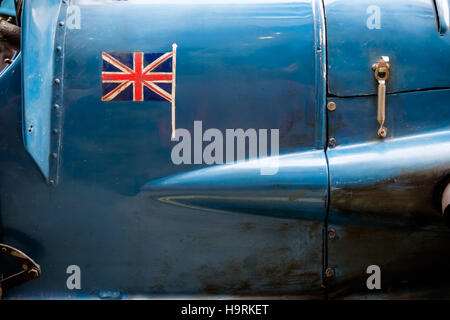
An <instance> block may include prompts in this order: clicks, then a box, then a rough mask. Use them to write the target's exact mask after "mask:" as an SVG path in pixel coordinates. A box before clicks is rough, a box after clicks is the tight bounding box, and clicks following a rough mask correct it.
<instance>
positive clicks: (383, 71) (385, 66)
mask: <svg viewBox="0 0 450 320" xmlns="http://www.w3.org/2000/svg"><path fill="white" fill-rule="evenodd" d="M388 62H389V57H387V56H382V57H381V58H380V61H379V62H378V63H375V64H374V65H372V69H373V70H374V72H375V79H377V81H378V110H377V121H378V123H379V124H380V128H379V129H378V132H377V133H378V136H379V137H380V138H386V136H387V128H386V127H384V121H385V120H386V80H387V79H388V78H389V68H390V65H389V63H388Z"/></svg>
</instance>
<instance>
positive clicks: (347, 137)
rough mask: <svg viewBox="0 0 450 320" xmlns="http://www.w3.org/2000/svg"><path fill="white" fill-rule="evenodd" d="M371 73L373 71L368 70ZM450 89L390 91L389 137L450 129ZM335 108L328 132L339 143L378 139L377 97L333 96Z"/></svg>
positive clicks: (387, 112)
mask: <svg viewBox="0 0 450 320" xmlns="http://www.w3.org/2000/svg"><path fill="white" fill-rule="evenodd" d="M368 72H369V73H370V71H368ZM449 95H450V90H447V89H442V90H430V91H423V92H422V91H418V92H408V93H395V94H389V95H388V96H387V97H386V123H385V126H386V127H387V129H388V132H387V134H388V135H387V137H386V140H392V139H396V138H401V137H406V136H411V135H418V134H420V133H426V132H437V131H445V130H448V129H449V127H450V126H449V123H448V119H449V117H450V108H449V107H448V104H449ZM328 101H333V102H335V103H336V106H337V108H336V111H333V112H329V113H328V134H329V136H330V137H334V138H336V141H337V144H338V145H346V146H347V145H350V144H359V143H364V142H367V141H373V142H378V141H380V138H379V137H378V135H377V130H378V127H379V124H378V122H377V120H376V119H377V97H376V96H364V97H352V98H336V97H330V98H328Z"/></svg>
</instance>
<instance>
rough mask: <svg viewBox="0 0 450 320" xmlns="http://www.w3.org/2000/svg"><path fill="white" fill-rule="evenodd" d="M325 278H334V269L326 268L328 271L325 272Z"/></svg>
mask: <svg viewBox="0 0 450 320" xmlns="http://www.w3.org/2000/svg"><path fill="white" fill-rule="evenodd" d="M325 277H327V278H332V277H334V269H333V268H326V270H325Z"/></svg>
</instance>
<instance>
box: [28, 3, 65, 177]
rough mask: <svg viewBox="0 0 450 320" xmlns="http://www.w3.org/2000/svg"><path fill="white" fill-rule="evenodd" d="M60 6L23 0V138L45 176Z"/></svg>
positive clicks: (48, 164)
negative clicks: (55, 42) (55, 44)
mask: <svg viewBox="0 0 450 320" xmlns="http://www.w3.org/2000/svg"><path fill="white" fill-rule="evenodd" d="M59 7H60V3H59V2H58V1H49V0H37V1H24V8H23V16H22V19H23V21H22V41H21V45H22V48H21V49H22V52H23V68H22V73H23V75H22V81H23V83H22V86H23V95H22V99H23V102H22V105H23V140H24V144H25V148H26V149H27V151H28V152H29V153H30V155H31V156H32V157H33V159H34V160H35V162H36V164H37V165H38V167H39V169H40V170H41V172H42V174H43V175H44V177H45V178H46V179H48V178H49V176H50V150H51V149H50V138H51V129H52V123H51V108H52V104H53V103H54V102H53V98H54V96H53V91H54V90H55V89H54V87H55V86H57V84H56V83H55V79H54V62H55V59H54V57H55V48H54V40H55V33H56V22H57V21H56V20H57V18H58V12H59ZM60 81H61V79H60ZM60 85H61V83H60Z"/></svg>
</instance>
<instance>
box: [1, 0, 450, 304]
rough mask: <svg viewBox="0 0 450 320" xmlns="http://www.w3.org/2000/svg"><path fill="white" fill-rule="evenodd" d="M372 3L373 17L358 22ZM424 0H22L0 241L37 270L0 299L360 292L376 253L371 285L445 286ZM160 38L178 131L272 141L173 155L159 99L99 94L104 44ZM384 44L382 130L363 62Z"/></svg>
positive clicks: (434, 86) (441, 47)
mask: <svg viewBox="0 0 450 320" xmlns="http://www.w3.org/2000/svg"><path fill="white" fill-rule="evenodd" d="M436 4H440V5H441V4H442V3H441V1H436ZM370 6H372V8H370V10H369V7H370ZM373 6H375V7H373ZM376 7H378V9H379V10H380V11H379V13H380V17H381V22H380V25H379V26H380V28H378V26H377V25H376V21H375V22H374V21H373V20H370V23H372V25H370V28H369V27H368V19H375V18H376V17H372V15H373V14H376V12H377V10H378V9H377V8H376ZM435 8H436V10H435ZM439 8H445V6H436V7H435V2H434V1H433V0H429V1H428V0H423V1H416V0H415V1H412V2H411V1H395V2H388V1H384V0H380V1H360V2H358V3H356V4H355V3H354V2H353V1H346V0H335V1H328V0H327V1H323V2H322V1H319V0H313V1H294V2H283V1H277V0H274V1H264V2H263V3H259V2H258V1H250V0H248V1H243V2H242V1H241V2H239V3H233V2H231V3H224V2H221V1H213V0H211V1H192V2H190V3H179V1H166V2H161V1H131V0H130V1H90V0H73V1H61V2H59V1H50V0H33V1H25V6H24V9H23V15H22V17H23V24H22V50H21V53H20V54H19V55H17V56H16V57H15V59H14V61H13V63H12V64H11V65H9V66H8V68H7V69H6V70H4V71H3V72H2V73H1V74H0V90H1V95H0V101H1V103H0V112H1V114H2V116H1V117H0V130H1V131H2V132H3V134H2V135H1V139H0V148H1V150H2V152H1V153H0V167H1V170H0V202H1V211H0V242H1V243H6V244H8V245H11V246H14V247H16V248H19V249H20V250H22V251H24V252H26V253H27V254H29V255H30V256H31V257H32V258H33V259H34V260H35V261H37V262H38V263H39V264H40V265H41V268H42V276H41V277H40V278H38V279H36V280H33V281H30V282H27V283H25V284H24V285H22V286H19V287H16V288H13V289H11V290H8V291H7V292H6V294H5V298H133V297H144V298H152V297H161V296H163V297H174V296H176V297H179V296H193V295H201V296H204V295H210V294H213V295H219V296H224V295H239V296H242V295H249V296H278V297H279V296H295V297H299V298H319V299H321V298H326V297H327V296H328V297H331V298H334V297H335V298H340V297H348V296H351V295H359V296H362V297H370V296H371V295H372V294H373V292H372V291H368V290H367V288H366V286H365V279H366V277H367V273H366V267H367V266H369V265H373V264H375V265H380V267H381V268H382V270H383V278H382V279H383V280H382V281H383V285H382V288H383V290H382V292H384V293H387V294H392V292H394V291H393V290H394V289H401V290H404V291H406V292H407V294H408V295H410V294H412V293H413V292H414V291H415V290H419V291H420V290H422V292H423V289H424V288H425V287H424V286H423V284H424V283H426V284H428V285H431V284H433V285H434V287H435V288H437V286H438V284H439V286H443V287H445V286H446V285H447V286H448V285H450V283H448V281H443V280H442V273H444V272H445V271H446V270H448V268H449V267H450V258H447V257H446V256H447V255H445V252H448V250H449V249H450V247H449V246H450V245H449V244H450V242H449V240H450V238H449V234H450V233H449V230H448V227H447V226H446V225H445V223H444V220H443V218H442V215H441V213H440V210H441V208H440V207H439V195H440V193H439V192H441V191H442V190H441V189H440V188H441V187H442V184H443V183H445V182H447V181H448V180H447V179H448V178H449V174H450V155H449V152H448V150H450V149H449V145H448V144H449V142H448V141H450V140H449V139H450V130H449V129H450V128H449V125H448V124H447V121H446V119H447V118H448V115H449V114H448V113H449V111H448V110H450V106H449V87H450V81H449V76H448V72H447V70H449V69H450V66H449V62H448V59H447V56H448V51H449V50H448V49H449V40H448V33H446V32H445V21H444V20H442V19H441V20H439V19H438V18H439V16H440V15H441V16H442V15H443V14H445V10H443V9H439ZM374 10H375V11H374ZM443 12H444V13H443ZM413 21H414V23H412V22H413ZM442 21H444V25H443V27H439V26H440V25H441V22H442ZM325 22H326V23H325ZM373 23H375V25H373ZM325 26H326V29H325ZM174 43H176V44H177V46H178V47H177V56H176V59H177V60H176V127H177V128H181V129H185V130H187V132H190V133H191V134H192V142H193V143H194V144H196V143H197V142H196V141H200V142H199V145H197V146H199V147H200V149H202V148H203V147H205V146H206V145H207V143H206V142H205V141H203V140H202V135H203V131H204V130H207V129H210V128H214V129H217V130H218V131H219V132H226V130H227V129H237V128H242V129H243V130H247V129H255V130H256V131H258V130H264V129H265V130H270V129H278V130H279V155H273V154H272V155H269V156H267V157H265V156H264V157H260V158H254V157H253V158H252V157H250V156H248V157H246V159H240V161H236V162H234V161H231V162H232V163H223V164H221V163H219V164H213V165H207V164H206V163H205V162H204V161H195V159H193V161H191V162H192V163H189V164H188V163H183V164H175V163H174V161H173V159H172V154H171V153H172V150H173V148H174V147H175V146H176V145H177V141H173V140H171V120H172V118H171V116H172V113H171V112H172V111H171V103H169V102H168V101H165V100H160V101H132V100H131V98H130V99H128V100H129V101H114V99H113V101H110V102H108V101H103V100H105V99H102V96H103V95H104V92H103V90H102V70H103V61H104V58H103V57H102V53H103V52H122V53H127V55H129V56H131V53H133V52H143V53H145V54H161V53H166V52H171V50H173V47H172V45H173V44H174ZM425 48H426V49H427V50H425ZM172 52H173V51H172ZM383 55H387V56H389V57H390V58H391V60H390V64H391V75H390V78H389V79H388V80H387V92H388V94H387V96H386V122H385V125H386V126H387V128H388V135H387V137H386V138H385V139H380V138H379V137H378V136H377V129H378V123H377V97H376V92H377V91H376V90H377V82H376V80H375V78H374V73H373V70H372V69H371V66H372V64H373V63H376V62H377V61H378V59H379V57H380V56H383ZM330 102H334V103H335V106H336V108H335V109H332V108H330V109H328V110H327V103H330ZM195 121H201V126H202V129H203V131H202V130H200V131H201V132H200V133H198V132H196V131H197V129H196V128H197V127H195V125H194V123H195ZM31 126H32V128H31V130H30V127H31ZM198 134H200V140H199V136H198ZM332 139H334V140H332ZM329 141H334V142H333V143H329ZM195 148H196V147H195V145H194V148H193V149H195ZM194 162H195V164H194ZM274 164H276V168H277V170H276V172H273V173H272V174H268V175H265V174H262V172H263V171H264V169H267V168H273V165H274ZM330 231H332V232H331V234H334V235H333V236H332V237H331V236H330ZM418 260H419V261H418ZM429 263H432V265H433V266H434V267H435V270H436V271H437V272H431V273H430V272H429V268H430V265H429ZM70 265H77V266H79V267H80V269H81V270H82V287H81V289H80V290H70V289H68V287H67V286H66V280H67V277H68V274H67V273H66V269H67V267H68V266H70ZM330 268H331V269H330ZM330 270H331V271H332V276H330V275H329V272H330ZM327 274H328V276H327ZM447 295H448V293H447Z"/></svg>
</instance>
